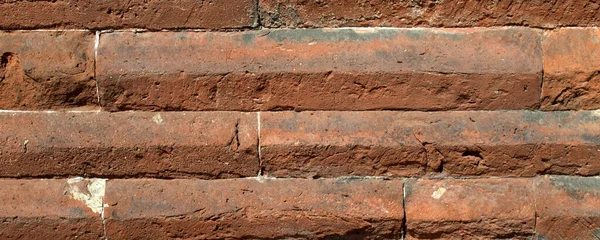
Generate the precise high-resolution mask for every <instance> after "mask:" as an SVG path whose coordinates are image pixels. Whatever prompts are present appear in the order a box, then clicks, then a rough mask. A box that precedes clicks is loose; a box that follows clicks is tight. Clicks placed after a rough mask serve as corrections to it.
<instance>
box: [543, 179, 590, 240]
mask: <svg viewBox="0 0 600 240" xmlns="http://www.w3.org/2000/svg"><path fill="white" fill-rule="evenodd" d="M535 187H536V189H535V195H536V196H535V201H536V212H537V221H536V232H537V235H538V239H540V240H542V239H597V238H599V237H600V208H598V206H600V178H591V177H589V178H583V177H567V176H553V177H544V178H538V179H536V186H535Z"/></svg>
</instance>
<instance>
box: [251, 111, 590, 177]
mask: <svg viewBox="0 0 600 240" xmlns="http://www.w3.org/2000/svg"><path fill="white" fill-rule="evenodd" d="M598 120H600V113H598V112H597V111H580V112H531V111H489V112H484V111H471V112H389V111H385V112H300V113H298V112H265V113H261V128H260V141H261V144H260V146H261V161H262V163H261V165H262V168H264V173H265V174H267V175H270V176H281V177H288V176H293V177H332V176H345V175H361V176H364V175H366V176H418V175H423V174H439V173H441V174H442V175H450V176H464V175H471V176H480V175H481V176H535V175H537V174H569V175H598V174H600V163H598V161H597V159H598V157H600V141H599V138H598V136H600V126H599V125H598V124H597V123H598Z"/></svg>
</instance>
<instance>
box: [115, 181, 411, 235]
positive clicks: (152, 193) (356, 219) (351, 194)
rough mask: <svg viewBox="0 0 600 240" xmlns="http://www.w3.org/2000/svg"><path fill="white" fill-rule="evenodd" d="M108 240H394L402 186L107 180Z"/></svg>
mask: <svg viewBox="0 0 600 240" xmlns="http://www.w3.org/2000/svg"><path fill="white" fill-rule="evenodd" d="M106 203H107V204H108V207H107V208H106V210H105V211H106V213H105V216H106V218H107V219H106V229H107V236H108V238H109V239H132V238H142V239H148V238H161V239H162V238H195V239H246V238H252V239H290V238H294V239H296V238H298V239H323V238H343V239H398V238H400V237H401V236H402V232H401V231H402V220H403V218H404V212H403V207H402V181H399V180H394V181H383V180H361V179H329V180H305V179H286V180H284V179H228V180H210V181H202V180H156V179H140V180H110V181H109V182H108V183H107V189H106Z"/></svg>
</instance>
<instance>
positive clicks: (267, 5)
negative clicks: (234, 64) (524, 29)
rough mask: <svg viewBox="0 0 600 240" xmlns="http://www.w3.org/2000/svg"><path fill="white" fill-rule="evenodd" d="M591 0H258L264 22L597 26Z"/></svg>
mask: <svg viewBox="0 0 600 240" xmlns="http://www.w3.org/2000/svg"><path fill="white" fill-rule="evenodd" d="M599 8H600V4H599V3H598V2H596V1H594V0H562V1H548V0H514V1H496V0H483V1H438V0H419V1H385V0H371V1H335V0H324V1H305V0H261V1H259V9H260V13H261V18H262V21H263V25H264V26H266V27H272V28H273V27H342V26H382V27H413V26H425V27H475V26H477V27H488V26H506V25H510V26H515V25H519V26H534V27H544V28H552V27H558V26H598V25H599V21H598V19H599V18H600V11H599Z"/></svg>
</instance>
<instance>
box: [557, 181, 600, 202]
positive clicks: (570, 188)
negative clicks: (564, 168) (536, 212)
mask: <svg viewBox="0 0 600 240" xmlns="http://www.w3.org/2000/svg"><path fill="white" fill-rule="evenodd" d="M550 182H551V183H552V185H554V186H555V187H557V188H558V189H561V190H564V191H567V194H569V196H571V197H572V198H574V199H577V200H581V199H583V197H584V196H585V194H593V195H596V196H600V179H597V178H584V177H567V176H556V177H551V178H550Z"/></svg>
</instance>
